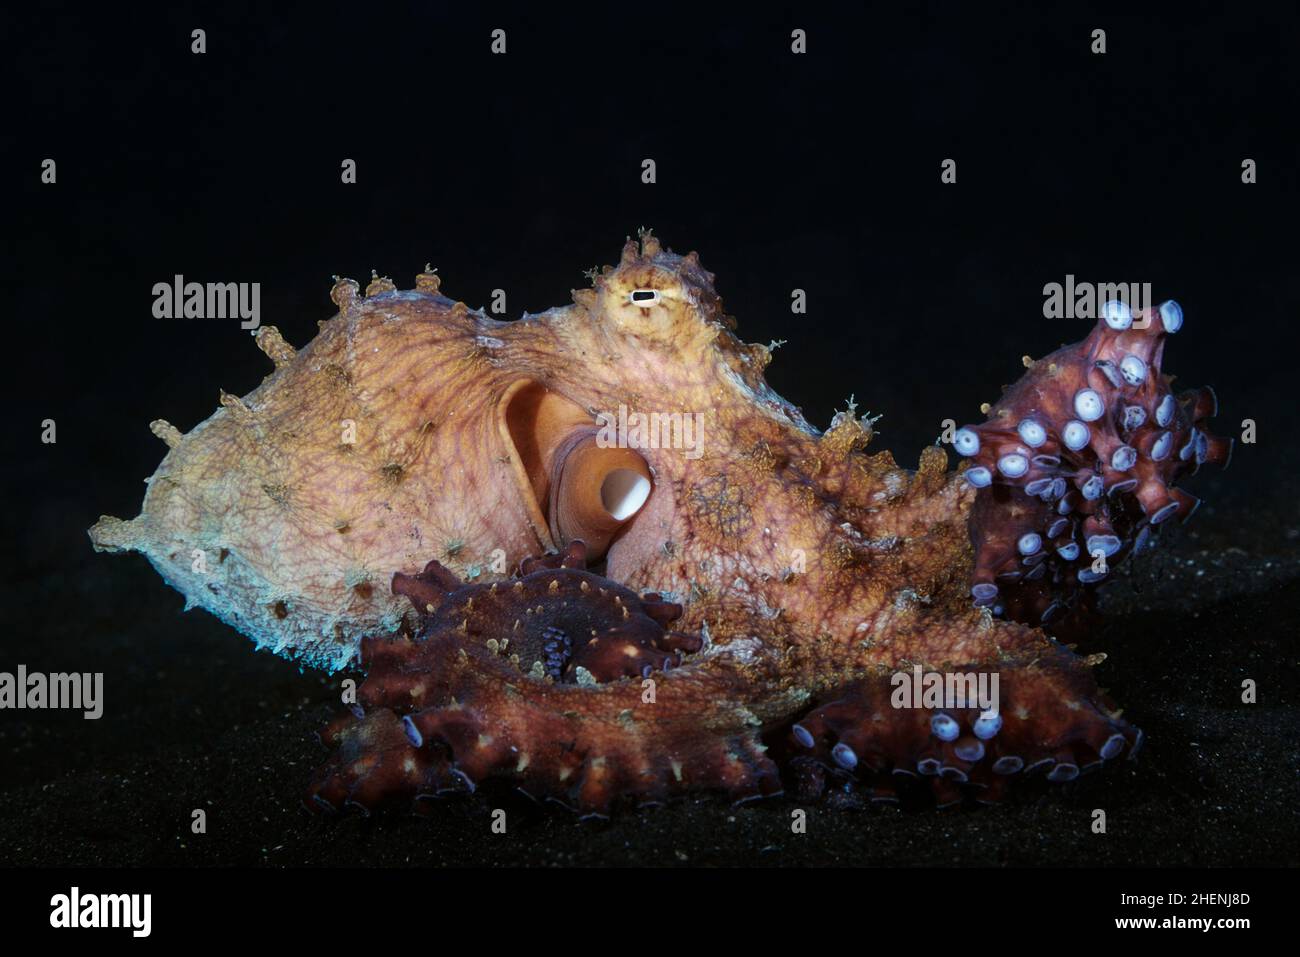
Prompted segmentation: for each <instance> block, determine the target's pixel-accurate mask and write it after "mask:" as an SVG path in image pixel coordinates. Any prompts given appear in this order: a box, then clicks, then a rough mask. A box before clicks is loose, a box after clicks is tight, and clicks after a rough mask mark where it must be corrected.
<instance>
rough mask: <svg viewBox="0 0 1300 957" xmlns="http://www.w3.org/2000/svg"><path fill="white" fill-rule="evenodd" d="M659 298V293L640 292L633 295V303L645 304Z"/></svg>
mask: <svg viewBox="0 0 1300 957" xmlns="http://www.w3.org/2000/svg"><path fill="white" fill-rule="evenodd" d="M657 297H658V293H656V292H654V291H646V290H638V291H637V292H634V293H632V301H633V302H645V301H646V300H647V299H655V298H657Z"/></svg>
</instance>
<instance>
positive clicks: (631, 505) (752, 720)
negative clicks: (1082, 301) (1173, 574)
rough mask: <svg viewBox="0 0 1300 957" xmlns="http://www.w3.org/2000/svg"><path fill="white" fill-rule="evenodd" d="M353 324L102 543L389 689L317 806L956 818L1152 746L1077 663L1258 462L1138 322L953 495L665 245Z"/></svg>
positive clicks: (333, 330)
mask: <svg viewBox="0 0 1300 957" xmlns="http://www.w3.org/2000/svg"><path fill="white" fill-rule="evenodd" d="M332 298H333V299H334V302H335V303H336V304H337V305H338V308H339V314H338V315H337V316H336V317H335V318H333V319H331V320H329V321H327V322H324V323H322V324H321V330H320V333H319V334H318V335H317V337H316V338H315V339H313V340H312V342H311V343H309V344H308V345H307V346H306V347H304V348H303V349H301V350H300V351H295V350H294V349H293V348H292V347H290V346H289V345H288V344H286V343H285V342H284V341H283V339H282V338H281V337H280V336H279V334H278V333H277V332H276V331H275V330H274V328H270V327H267V328H263V329H261V330H259V333H258V336H257V341H258V344H259V345H260V346H261V347H262V349H263V351H264V352H266V354H267V355H268V356H269V357H270V358H271V360H272V361H273V363H274V365H275V369H274V371H273V372H272V373H271V375H269V376H268V377H267V378H266V380H265V381H264V382H263V383H262V385H261V386H259V387H258V388H257V389H255V390H254V391H253V392H251V393H249V394H248V395H247V396H244V397H243V398H237V397H234V396H230V395H226V394H224V393H223V395H222V397H221V408H220V409H218V411H217V412H216V413H215V414H214V415H213V416H212V417H211V418H209V419H208V420H207V421H205V422H203V423H201V424H200V425H198V426H197V427H195V428H194V429H193V430H192V431H190V432H189V433H187V434H184V435H182V434H181V433H180V431H179V430H177V429H176V428H174V427H173V426H171V425H169V424H168V423H166V422H162V421H159V422H156V423H154V426H153V428H154V431H155V433H156V434H158V435H159V436H160V438H162V439H163V440H164V441H165V442H166V443H167V444H168V445H169V446H170V451H169V452H168V454H167V456H166V458H165V459H164V460H163V462H162V464H161V466H160V467H159V469H158V471H157V472H156V473H155V474H154V476H153V477H152V478H151V479H150V480H149V488H148V492H147V494H146V496H145V502H144V507H143V509H142V511H141V514H140V515H139V517H137V518H135V519H133V520H131V521H121V520H118V519H113V518H109V517H105V518H102V519H101V520H100V522H99V523H98V524H97V525H96V526H95V527H94V528H93V529H92V530H91V537H92V539H93V541H94V543H95V546H96V548H98V549H100V550H105V551H127V550H133V551H138V552H140V553H142V554H144V555H145V556H146V557H147V558H148V559H149V560H150V561H151V562H152V563H153V564H154V566H155V567H156V568H157V569H158V570H159V571H160V573H161V574H162V575H163V576H164V577H165V578H166V579H167V581H168V582H169V583H171V584H172V585H173V586H174V587H176V588H177V589H179V590H180V591H181V592H182V593H183V594H184V595H185V597H186V599H187V603H188V604H189V605H196V606H200V607H203V608H206V609H207V610H209V611H210V612H212V613H213V614H216V615H217V616H219V617H220V618H222V619H223V620H224V621H226V622H228V623H230V624H231V625H233V626H234V627H236V628H238V629H239V630H241V631H243V632H244V633H245V634H248V635H249V636H250V637H252V638H253V639H254V641H255V642H256V643H257V645H258V646H259V647H266V648H270V649H272V650H274V651H276V652H277V653H279V654H283V655H285V656H288V657H292V658H295V659H298V660H300V661H302V662H304V663H305V664H308V665H311V666H316V667H322V668H326V669H330V670H335V669H338V668H342V667H347V666H354V665H357V664H359V665H360V667H361V668H362V669H363V670H364V671H365V672H366V678H365V681H364V683H363V684H362V685H361V687H360V690H359V700H358V702H357V703H356V705H355V706H354V709H353V710H351V711H349V712H347V713H345V714H344V715H343V717H341V718H340V719H339V720H338V721H336V722H335V723H334V724H333V725H331V726H330V727H329V728H328V729H327V730H326V732H325V733H324V734H323V736H322V737H323V739H324V741H325V742H326V744H327V745H329V746H331V747H332V748H333V749H334V750H333V752H332V755H331V757H330V759H329V761H328V763H327V764H326V765H325V766H323V767H322V768H321V769H320V771H318V772H317V774H316V776H315V778H314V780H313V782H312V785H311V788H310V793H309V801H308V803H309V805H310V806H311V807H313V808H319V809H332V810H338V809H342V808H345V807H357V808H361V809H364V810H365V811H367V812H370V811H373V810H377V809H379V808H381V807H402V808H410V807H412V806H414V807H416V808H417V809H427V808H428V806H429V802H428V801H427V800H426V799H428V798H433V797H437V796H439V795H442V794H446V793H452V792H455V793H459V792H464V791H472V790H474V789H475V788H477V787H478V786H480V785H481V784H482V783H483V782H485V781H489V780H494V781H501V782H504V783H506V784H510V785H513V786H517V787H519V788H520V789H522V790H524V791H526V792H527V793H529V794H532V795H533V796H535V797H538V798H547V799H551V800H554V801H556V802H559V803H561V804H563V805H565V806H568V807H570V808H573V809H574V810H576V811H578V812H580V813H583V814H588V815H606V814H609V813H612V812H613V810H614V809H615V808H616V807H618V806H619V805H620V804H642V803H647V802H655V801H662V800H665V799H668V798H671V797H673V796H676V795H682V794H689V793H694V792H717V793H719V794H722V795H724V796H726V797H728V798H730V799H731V800H747V799H751V798H759V797H768V796H772V795H775V794H778V793H782V792H785V793H791V794H794V795H796V796H797V797H798V798H799V799H800V800H812V799H815V798H818V797H823V796H824V797H825V798H826V799H827V800H830V801H833V802H843V801H844V800H845V795H846V794H855V795H858V796H859V797H860V798H866V799H871V800H880V801H893V800H898V799H899V798H900V797H903V796H907V795H919V796H921V797H922V798H924V799H925V800H933V801H935V802H937V803H938V804H940V805H946V804H951V803H955V802H957V801H959V800H961V799H962V798H963V796H965V795H969V796H971V797H974V798H976V799H979V800H985V801H993V800H997V799H998V798H999V797H1000V795H1001V794H1002V793H1003V792H1004V791H1005V789H1006V788H1007V787H1008V786H1009V785H1012V784H1014V783H1015V782H1017V781H1020V780H1022V779H1024V778H1026V777H1028V776H1029V775H1035V776H1042V777H1044V778H1046V779H1047V780H1049V781H1069V780H1072V779H1073V778H1074V777H1076V776H1077V775H1079V774H1081V773H1085V772H1087V771H1089V770H1092V769H1094V768H1097V767H1101V766H1103V765H1104V764H1105V763H1107V762H1109V761H1111V760H1113V759H1116V758H1118V757H1120V756H1122V755H1130V756H1131V755H1132V754H1133V753H1134V752H1135V751H1136V749H1137V746H1138V744H1139V743H1140V740H1141V733H1140V732H1139V731H1138V730H1137V729H1136V728H1134V727H1133V726H1132V725H1130V724H1129V723H1127V722H1126V721H1125V720H1124V718H1123V717H1122V716H1121V714H1120V711H1119V710H1118V709H1117V708H1116V706H1115V705H1114V703H1112V702H1111V701H1110V700H1109V699H1108V698H1107V697H1106V696H1105V695H1104V694H1103V693H1102V692H1101V691H1100V690H1099V689H1098V687H1097V685H1096V683H1095V681H1094V679H1093V676H1092V669H1093V667H1094V666H1095V665H1096V664H1098V663H1099V662H1100V660H1101V659H1102V658H1104V657H1105V656H1104V655H1093V656H1090V657H1081V656H1079V655H1076V654H1075V653H1074V652H1073V651H1071V650H1070V649H1068V648H1067V647H1065V646H1064V645H1063V644H1061V643H1060V642H1059V641H1058V640H1057V637H1058V636H1060V637H1068V638H1069V639H1070V640H1074V639H1075V638H1077V637H1078V636H1079V635H1080V634H1084V633H1086V632H1087V629H1088V626H1089V624H1090V622H1091V621H1092V596H1093V594H1094V592H1095V590H1096V589H1097V587H1099V586H1100V585H1101V584H1103V583H1104V582H1105V580H1106V579H1107V578H1108V577H1109V576H1110V574H1111V572H1112V570H1113V568H1114V567H1115V565H1116V564H1117V563H1118V562H1120V561H1122V560H1124V559H1125V558H1126V556H1127V555H1128V554H1130V553H1132V552H1135V551H1138V550H1140V549H1142V548H1144V547H1146V546H1147V544H1148V542H1150V541H1151V540H1152V539H1153V532H1155V531H1158V529H1159V528H1160V527H1161V526H1162V525H1163V524H1164V523H1165V522H1167V521H1169V520H1170V519H1172V518H1181V519H1184V520H1185V519H1186V518H1187V517H1188V516H1189V515H1190V513H1191V511H1192V510H1193V508H1194V506H1195V503H1196V500H1195V499H1194V498H1193V497H1192V496H1191V495H1190V494H1189V493H1187V492H1185V491H1183V490H1182V489H1181V488H1179V487H1177V486H1176V485H1175V482H1177V481H1179V480H1181V479H1182V478H1183V477H1184V475H1186V474H1189V473H1190V472H1192V471H1194V470H1195V468H1196V467H1197V466H1199V465H1200V464H1202V463H1205V462H1218V463H1226V461H1227V458H1228V454H1229V451H1230V444H1229V443H1228V442H1226V441H1223V440H1219V439H1216V438H1214V437H1213V436H1211V435H1210V434H1209V433H1208V432H1207V431H1206V430H1205V427H1204V420H1205V419H1206V418H1207V417H1208V416H1210V415H1212V414H1213V412H1214V400H1213V393H1212V392H1210V391H1209V390H1201V391H1200V392H1191V393H1184V394H1182V395H1181V396H1174V395H1173V394H1172V393H1171V392H1170V388H1169V383H1170V378H1171V377H1169V376H1167V375H1164V374H1163V373H1162V371H1161V361H1162V353H1163V347H1164V343H1165V339H1166V337H1167V336H1168V335H1169V334H1170V333H1172V332H1175V331H1177V329H1178V328H1179V327H1180V326H1181V324H1182V312H1181V310H1180V309H1178V307H1177V305H1176V304H1174V303H1166V304H1164V305H1162V306H1160V307H1158V308H1155V309H1148V310H1146V311H1144V312H1141V313H1139V314H1138V315H1136V316H1134V315H1132V314H1130V313H1128V312H1127V307H1124V310H1123V311H1119V310H1118V307H1114V308H1112V306H1110V305H1109V304H1108V307H1107V312H1106V315H1105V316H1104V317H1103V319H1102V320H1101V321H1100V322H1099V323H1098V326H1097V328H1096V330H1095V331H1094V332H1093V333H1092V335H1090V336H1089V337H1088V339H1086V340H1085V341H1084V342H1082V343H1079V344H1077V345H1074V346H1066V347H1063V348H1062V349H1061V350H1059V351H1058V352H1056V353H1053V354H1052V355H1051V356H1048V357H1047V358H1045V359H1041V360H1039V361H1038V362H1036V363H1033V364H1032V365H1031V367H1030V369H1029V370H1028V372H1027V373H1026V375H1025V377H1024V378H1023V379H1022V380H1021V381H1020V382H1019V383H1017V384H1016V385H1014V386H1012V387H1011V388H1010V389H1008V390H1007V391H1006V393H1005V394H1004V396H1003V398H1002V399H1001V400H1000V401H999V402H998V403H996V404H995V405H994V406H992V407H991V408H990V409H989V418H988V421H987V422H985V423H982V424H979V425H973V426H968V427H966V428H963V429H961V430H958V431H957V433H956V434H955V436H954V437H953V445H954V447H955V448H956V450H957V451H958V452H959V453H961V454H962V455H964V456H966V457H967V458H968V459H969V461H968V462H965V463H963V464H962V466H961V467H960V468H959V469H958V470H957V471H956V472H950V471H949V470H948V456H947V454H946V452H945V451H944V450H943V449H942V448H941V447H939V446H934V447H931V448H927V449H925V450H924V451H923V453H922V454H921V457H920V463H919V467H918V468H917V469H916V470H915V471H913V470H909V469H904V468H901V467H899V466H898V465H897V464H896V463H895V461H894V459H893V458H892V456H891V455H890V454H889V453H888V452H878V453H872V452H869V451H868V448H869V445H870V443H871V439H872V421H873V420H871V419H867V418H860V417H858V415H857V414H856V410H855V409H854V408H853V407H852V406H850V408H849V409H848V410H847V411H844V412H840V413H837V415H836V416H835V419H834V420H833V422H832V423H831V427H830V428H829V429H828V430H827V431H825V432H824V433H822V432H818V431H817V430H816V429H814V428H812V427H811V426H810V425H809V424H808V423H807V422H805V421H804V419H803V417H802V416H801V414H800V413H799V411H798V409H796V408H795V407H794V406H792V405H790V404H789V403H788V402H786V401H785V400H784V399H782V398H781V397H780V396H778V395H776V394H775V393H774V392H773V391H772V390H771V389H770V388H769V387H768V386H767V384H766V382H765V381H764V378H763V370H764V368H765V367H766V365H767V364H768V362H769V360H770V358H771V355H770V352H769V350H768V349H767V348H766V347H764V346H761V345H755V344H747V343H745V342H743V341H741V340H740V339H738V338H737V337H736V336H735V334H734V333H733V330H734V328H735V322H734V321H733V320H732V319H731V318H730V317H728V316H727V315H726V314H725V313H724V312H723V311H722V302H721V300H720V299H719V297H718V295H717V293H716V292H715V291H714V287H713V276H712V274H710V273H708V272H707V271H705V270H704V269H703V267H702V266H701V265H700V263H699V260H698V258H697V257H696V255H695V254H694V253H691V254H689V255H687V256H678V255H675V254H673V253H672V252H669V251H667V250H665V249H663V248H662V247H661V245H660V243H659V241H658V240H657V239H656V238H655V237H653V236H651V235H649V234H648V233H645V234H642V236H641V239H640V241H639V242H636V241H631V242H629V243H628V244H627V246H626V247H625V248H624V250H623V255H622V258H621V260H620V263H619V265H618V266H616V267H606V268H605V269H604V270H603V272H600V273H598V274H594V276H593V288H590V289H583V290H580V291H576V292H575V293H574V295H573V300H574V301H573V304H572V305H569V306H565V307H562V308H557V309H552V310H549V311H547V312H545V313H542V314H540V315H534V316H528V315H526V316H525V317H524V318H522V319H520V320H518V321H515V322H500V321H497V320H494V319H491V318H489V317H488V316H486V315H484V314H482V313H481V312H475V311H471V310H469V309H468V308H467V307H466V306H465V305H464V304H463V303H460V302H456V301H454V300H452V299H449V298H447V297H446V296H444V295H443V294H442V293H441V291H440V283H439V280H438V277H437V276H436V275H435V274H433V273H432V272H431V271H426V272H425V273H423V274H421V275H420V276H419V277H417V281H416V288H415V289H414V290H411V291H398V290H397V289H396V288H395V287H394V285H393V283H391V282H390V281H388V280H383V279H378V278H376V279H374V280H373V281H372V282H371V283H370V285H369V287H368V288H367V289H366V290H365V294H364V295H362V294H361V291H360V290H359V288H358V286H357V284H355V283H352V282H351V281H348V280H343V281H340V282H338V283H337V284H336V285H335V287H334V290H333V294H332ZM620 410H622V415H623V419H620V414H621V413H620ZM651 413H655V414H656V417H655V419H654V420H653V423H652V424H651V423H650V420H649V416H650V414H651ZM638 417H644V418H643V419H639V418H638ZM624 421H625V422H626V423H627V424H628V430H627V434H621V433H620V434H619V435H618V436H617V438H618V439H619V440H620V441H613V442H611V441H609V438H610V435H609V429H608V427H609V426H610V424H611V423H614V422H624ZM638 423H639V424H638ZM688 424H689V425H688ZM652 426H653V427H652ZM691 426H694V432H692V431H691V430H690V427H691ZM638 429H639V431H636V430H638ZM651 432H653V437H652V436H651ZM688 440H689V441H688ZM1072 546H1073V547H1072ZM1103 569H1104V570H1103ZM918 668H919V669H920V671H921V673H926V674H930V673H938V674H942V675H951V674H971V675H974V674H977V673H978V674H984V675H990V674H996V676H997V678H998V688H999V704H998V708H997V710H996V712H992V711H990V710H988V709H984V708H980V707H976V706H974V703H973V702H966V703H965V704H963V705H961V706H955V707H950V706H945V704H949V703H940V704H936V705H934V706H930V705H927V704H925V703H921V702H918V703H916V705H917V706H913V707H897V706H896V701H895V699H894V697H893V695H894V691H895V689H896V687H897V684H896V682H895V680H894V678H895V676H896V675H898V674H900V673H903V674H907V675H911V674H912V673H913V671H914V670H915V669H918Z"/></svg>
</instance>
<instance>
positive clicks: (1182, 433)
mask: <svg viewBox="0 0 1300 957" xmlns="http://www.w3.org/2000/svg"><path fill="white" fill-rule="evenodd" d="M1182 321H1183V313H1182V309H1181V308H1180V307H1179V306H1178V304H1177V303H1176V302H1173V301H1169V302H1166V303H1164V304H1162V305H1161V306H1159V307H1157V308H1154V309H1147V310H1144V311H1142V312H1140V313H1139V314H1138V315H1137V316H1136V317H1134V316H1133V315H1132V313H1131V311H1130V310H1129V308H1128V306H1126V305H1124V304H1123V303H1118V302H1112V303H1107V304H1106V306H1105V307H1104V308H1103V318H1102V319H1101V320H1099V321H1098V323H1097V327H1096V328H1095V329H1094V330H1093V332H1092V334H1091V335H1090V336H1088V338H1087V339H1085V340H1084V341H1083V342H1080V343H1077V344H1076V345H1073V346H1065V347H1063V348H1061V349H1058V350H1057V351H1056V352H1054V353H1052V354H1051V355H1049V356H1047V357H1046V358H1043V359H1039V360H1038V361H1036V362H1033V363H1032V364H1031V367H1030V370H1029V372H1028V373H1026V374H1025V376H1024V377H1023V378H1022V379H1021V380H1020V381H1019V382H1017V383H1016V384H1015V385H1014V386H1012V387H1011V388H1009V389H1008V390H1007V391H1006V392H1005V393H1004V395H1003V396H1002V398H1001V400H999V401H998V402H997V404H995V405H994V406H993V407H992V409H991V410H990V411H989V417H988V421H986V422H984V423H982V424H980V425H968V426H965V427H964V428H962V429H960V430H958V432H957V433H956V435H955V437H954V442H953V444H954V446H955V447H956V449H957V451H958V452H959V453H961V454H962V455H964V456H967V457H968V458H969V459H970V460H971V465H970V468H968V469H967V470H966V471H965V473H964V475H965V477H966V480H967V482H969V483H970V484H972V485H974V486H976V487H977V488H979V489H980V491H979V493H978V496H977V498H976V502H975V505H974V507H973V508H972V512H971V518H970V523H969V527H970V535H971V542H972V544H973V545H974V547H975V553H976V559H975V569H974V573H973V576H972V584H971V595H972V597H973V598H974V600H975V602H976V603H977V604H980V605H987V606H990V607H992V608H994V609H996V610H997V611H998V612H999V613H1001V614H1002V615H1004V616H1005V617H1008V618H1011V619H1014V620H1016V621H1022V622H1025V623H1026V624H1033V625H1040V624H1041V625H1043V626H1044V627H1047V628H1049V629H1051V630H1053V631H1056V632H1057V633H1061V631H1062V629H1065V628H1068V627H1069V626H1071V625H1073V626H1075V627H1077V626H1078V625H1079V624H1080V623H1081V622H1082V621H1083V620H1085V619H1086V616H1087V613H1088V612H1089V610H1090V608H1091V603H1092V593H1093V591H1095V587H1096V586H1097V585H1099V584H1100V583H1102V582H1104V581H1105V580H1106V579H1107V578H1108V577H1109V575H1110V572H1111V570H1112V569H1113V568H1114V566H1115V565H1116V564H1118V563H1119V562H1121V561H1123V559H1124V558H1125V557H1126V556H1127V555H1128V554H1129V553H1130V552H1132V551H1134V550H1135V549H1136V548H1137V547H1139V546H1140V545H1141V544H1144V543H1145V542H1146V541H1147V539H1148V538H1149V536H1150V535H1151V533H1152V531H1153V530H1155V529H1157V528H1158V527H1159V526H1160V525H1161V524H1162V523H1164V522H1166V521H1168V520H1169V519H1171V518H1174V517H1179V518H1181V519H1182V520H1183V521H1186V520H1187V519H1188V518H1190V517H1191V514H1192V512H1193V511H1195V508H1196V505H1197V504H1198V502H1197V500H1196V499H1195V498H1194V497H1193V496H1191V495H1189V494H1188V493H1187V492H1185V491H1183V490H1182V489H1180V488H1177V487H1176V484H1175V483H1177V482H1178V481H1179V480H1180V479H1182V478H1183V477H1184V476H1186V475H1188V474H1190V473H1193V472H1195V470H1196V469H1197V468H1199V466H1200V465H1201V464H1203V463H1205V462H1212V463H1215V464H1220V465H1225V466H1226V465H1227V464H1228V461H1229V459H1230V458H1231V452H1232V440H1231V439H1224V438H1219V437H1217V436H1212V435H1210V434H1209V433H1208V432H1207V431H1206V430H1205V426H1204V422H1205V420H1206V419H1207V418H1209V417H1211V416H1213V415H1214V414H1215V413H1216V412H1217V411H1218V400H1217V398H1216V397H1215V394H1214V391H1213V390H1212V389H1209V388H1204V389H1199V390H1195V391H1188V392H1184V393H1182V394H1180V395H1178V396H1175V395H1174V393H1173V392H1172V391H1171V389H1170V385H1171V383H1172V381H1173V377H1172V376H1169V375H1165V374H1164V373H1163V372H1162V371H1161V361H1162V357H1163V353H1164V346H1165V340H1166V338H1167V336H1168V335H1170V334H1172V333H1174V332H1177V331H1178V330H1179V328H1181V326H1182Z"/></svg>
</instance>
